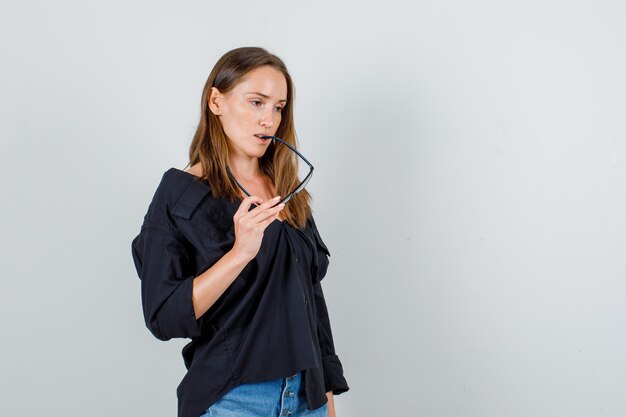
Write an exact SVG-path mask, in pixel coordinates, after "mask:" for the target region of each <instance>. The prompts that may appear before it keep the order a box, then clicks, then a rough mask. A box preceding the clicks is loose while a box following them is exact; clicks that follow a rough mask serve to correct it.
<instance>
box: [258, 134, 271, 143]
mask: <svg viewBox="0 0 626 417" xmlns="http://www.w3.org/2000/svg"><path fill="white" fill-rule="evenodd" d="M254 136H256V138H257V140H258V141H259V143H262V144H263V145H266V144H268V143H270V141H271V139H272V138H271V136H267V135H264V134H262V133H255V134H254Z"/></svg>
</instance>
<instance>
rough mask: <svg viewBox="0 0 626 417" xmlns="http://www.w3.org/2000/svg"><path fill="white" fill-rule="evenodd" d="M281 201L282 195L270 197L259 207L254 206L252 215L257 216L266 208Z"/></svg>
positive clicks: (251, 211)
mask: <svg viewBox="0 0 626 417" xmlns="http://www.w3.org/2000/svg"><path fill="white" fill-rule="evenodd" d="M279 201H280V196H279V195H277V196H276V197H274V198H270V199H269V200H267V201H266V202H265V203H263V204H261V205H260V206H258V207H255V208H253V209H252V210H250V217H251V218H255V217H256V216H258V215H259V213H261V212H263V211H264V210H266V209H268V208H270V207H273V206H274V205H276V203H278V202H279Z"/></svg>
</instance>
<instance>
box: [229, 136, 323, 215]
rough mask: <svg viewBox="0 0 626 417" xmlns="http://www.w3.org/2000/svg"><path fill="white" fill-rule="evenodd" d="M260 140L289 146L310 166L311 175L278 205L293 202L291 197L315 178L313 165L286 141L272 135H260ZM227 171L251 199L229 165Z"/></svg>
mask: <svg viewBox="0 0 626 417" xmlns="http://www.w3.org/2000/svg"><path fill="white" fill-rule="evenodd" d="M258 137H259V138H262V139H274V140H277V141H279V142H281V143H283V144H285V145H287V147H288V148H289V149H291V150H292V151H294V152H295V153H296V155H298V156H299V157H300V158H302V160H303V161H304V162H306V164H307V165H308V166H309V173H308V174H307V176H306V177H304V180H302V182H301V183H300V185H298V187H296V189H295V190H293V191H292V192H290V193H289V195H287V197H284V198H283V199H282V200H280V201H279V202H278V203H276V204H281V203H285V204H287V202H288V201H289V200H291V197H293V196H294V195H295V194H296V193H297V192H299V191H301V190H302V189H303V188H304V187H305V186H306V185H307V183H308V182H309V180H310V179H311V177H312V176H313V165H311V163H310V162H309V161H308V160H307V159H306V158H305V157H304V155H302V154H301V153H300V152H298V151H297V150H296V148H294V147H293V146H291V145H290V144H288V143H287V142H285V141H284V140H282V139H280V138H277V137H276V136H271V135H258ZM226 170H227V171H228V174H229V175H230V176H231V177H232V179H233V180H235V182H236V183H237V185H238V186H239V188H241V189H242V190H243V192H244V193H246V195H247V196H248V197H250V193H249V192H248V191H246V189H245V188H243V186H242V185H241V184H240V183H239V181H237V179H236V178H235V176H234V175H233V173H232V172H231V171H230V168H229V167H228V165H226ZM253 204H254V205H256V206H258V204H256V203H253Z"/></svg>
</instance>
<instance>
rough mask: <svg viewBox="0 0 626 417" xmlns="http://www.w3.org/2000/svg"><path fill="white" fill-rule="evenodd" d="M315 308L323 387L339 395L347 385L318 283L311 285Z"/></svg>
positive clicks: (322, 293)
mask: <svg viewBox="0 0 626 417" xmlns="http://www.w3.org/2000/svg"><path fill="white" fill-rule="evenodd" d="M313 294H314V297H315V307H316V310H317V336H318V339H319V342H320V350H321V353H322V365H323V367H324V369H323V370H324V385H325V389H326V392H329V391H332V392H333V394H334V395H339V394H341V393H344V392H346V391H348V390H349V387H348V383H347V382H346V379H345V377H344V375H343V366H342V365H341V361H340V360H339V357H338V356H337V354H336V353H335V344H334V342H333V334H332V330H331V326H330V318H329V315H328V309H327V306H326V300H325V299H324V292H323V291H322V284H321V283H320V282H318V283H316V284H315V285H313Z"/></svg>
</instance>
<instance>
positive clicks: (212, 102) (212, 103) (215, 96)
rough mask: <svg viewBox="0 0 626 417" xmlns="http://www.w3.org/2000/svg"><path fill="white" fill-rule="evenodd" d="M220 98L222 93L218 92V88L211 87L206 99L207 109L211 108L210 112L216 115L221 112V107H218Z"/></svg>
mask: <svg viewBox="0 0 626 417" xmlns="http://www.w3.org/2000/svg"><path fill="white" fill-rule="evenodd" d="M221 99H222V94H221V93H220V90H218V89H217V88H216V87H211V91H210V92H209V98H208V99H207V100H208V104H209V109H211V112H212V113H213V114H214V115H216V116H219V115H221V114H222V108H221V107H220V100H221Z"/></svg>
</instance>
